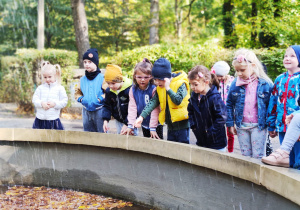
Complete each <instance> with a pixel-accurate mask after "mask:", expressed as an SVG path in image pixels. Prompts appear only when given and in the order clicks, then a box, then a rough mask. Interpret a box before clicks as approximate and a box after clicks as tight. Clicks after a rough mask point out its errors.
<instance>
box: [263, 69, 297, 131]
mask: <svg viewBox="0 0 300 210" xmlns="http://www.w3.org/2000/svg"><path fill="white" fill-rule="evenodd" d="M299 100H300V72H296V73H294V74H293V75H289V74H288V72H285V73H283V74H280V75H279V76H278V77H277V78H276V79H275V82H274V88H273V91H272V94H271V96H270V103H269V107H268V119H267V123H268V127H269V131H274V130H275V128H276V131H277V132H286V129H287V126H286V124H285V118H286V116H288V115H290V114H292V113H293V112H294V111H297V110H299V105H300V104H299Z"/></svg>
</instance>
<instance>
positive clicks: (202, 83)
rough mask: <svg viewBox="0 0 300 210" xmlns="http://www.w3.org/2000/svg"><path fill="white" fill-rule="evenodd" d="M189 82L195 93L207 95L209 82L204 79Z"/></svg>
mask: <svg viewBox="0 0 300 210" xmlns="http://www.w3.org/2000/svg"><path fill="white" fill-rule="evenodd" d="M189 82H190V87H191V89H192V91H194V92H195V93H200V94H201V95H205V94H206V90H207V87H208V85H209V81H206V80H204V79H194V80H189Z"/></svg>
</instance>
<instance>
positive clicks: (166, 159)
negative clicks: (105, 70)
mask: <svg viewBox="0 0 300 210" xmlns="http://www.w3.org/2000/svg"><path fill="white" fill-rule="evenodd" d="M0 181H1V182H2V184H24V185H46V186H51V187H63V188H72V189H78V190H83V191H89V192H95V193H102V194H108V195H112V196H116V197H121V198H124V199H129V200H132V201H135V202H139V203H144V204H148V205H151V206H154V207H157V208H160V209H189V210H190V209H243V210H244V209H299V208H300V199H299V195H300V172H299V171H297V170H293V169H285V168H279V167H272V166H266V165H263V164H261V163H260V162H259V161H257V160H254V159H250V158H247V157H243V156H239V155H235V154H228V153H222V152H219V151H216V150H210V149H205V148H200V147H197V146H193V145H185V144H179V143H173V142H168V141H161V140H153V139H147V138H141V137H132V136H120V135H114V134H99V133H88V132H78V131H77V132H76V131H56V130H33V129H6V128H2V129H0Z"/></svg>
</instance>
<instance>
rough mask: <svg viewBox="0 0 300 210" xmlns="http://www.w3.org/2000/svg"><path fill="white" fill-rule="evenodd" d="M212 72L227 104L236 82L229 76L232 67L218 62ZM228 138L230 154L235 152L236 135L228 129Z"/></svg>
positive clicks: (223, 62)
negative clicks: (232, 86)
mask: <svg viewBox="0 0 300 210" xmlns="http://www.w3.org/2000/svg"><path fill="white" fill-rule="evenodd" d="M211 71H212V73H214V74H215V75H217V78H218V80H219V85H220V89H219V92H220V95H221V97H222V100H223V102H224V103H225V104H226V99H227V96H228V92H229V88H230V85H231V83H232V81H233V80H234V77H233V76H230V75H229V71H230V66H229V65H228V63H226V62H225V61H218V62H216V63H215V64H214V65H213V67H212V68H211ZM227 138H228V145H227V150H228V152H233V148H234V135H233V134H232V133H230V132H229V129H228V128H227Z"/></svg>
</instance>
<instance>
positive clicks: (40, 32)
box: [37, 0, 45, 50]
mask: <svg viewBox="0 0 300 210" xmlns="http://www.w3.org/2000/svg"><path fill="white" fill-rule="evenodd" d="M44 8H45V2H44V0H39V2H38V28H37V49H38V50H41V49H44V46H45V35H44V32H45V13H44Z"/></svg>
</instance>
